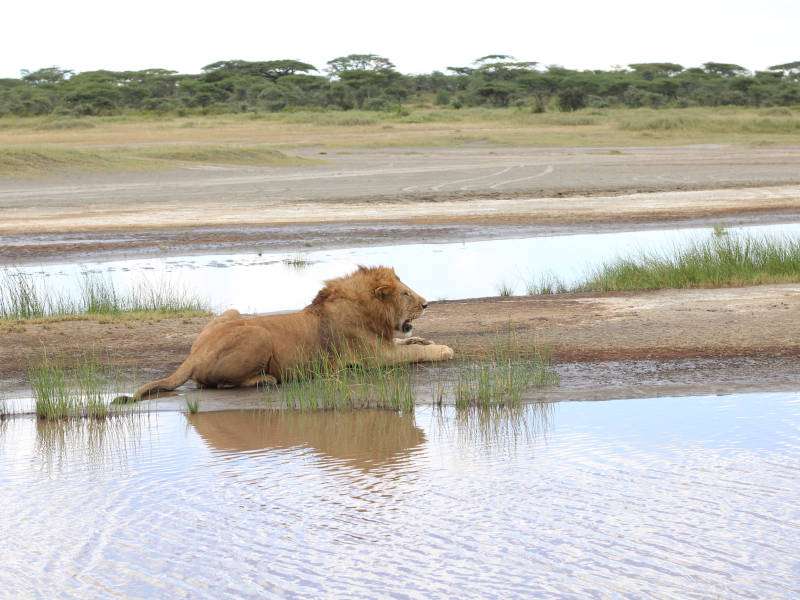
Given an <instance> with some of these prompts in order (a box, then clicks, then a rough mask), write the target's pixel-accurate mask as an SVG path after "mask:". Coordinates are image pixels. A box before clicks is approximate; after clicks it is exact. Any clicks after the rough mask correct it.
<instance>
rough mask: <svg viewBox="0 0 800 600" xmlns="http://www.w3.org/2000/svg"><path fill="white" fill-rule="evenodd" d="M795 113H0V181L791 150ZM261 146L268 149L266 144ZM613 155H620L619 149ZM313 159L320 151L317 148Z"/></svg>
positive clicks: (797, 130) (797, 125) (797, 124)
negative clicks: (452, 149)
mask: <svg viewBox="0 0 800 600" xmlns="http://www.w3.org/2000/svg"><path fill="white" fill-rule="evenodd" d="M798 134H800V116H798V115H797V114H795V112H793V111H791V110H778V111H773V110H770V111H764V110H763V109H756V108H742V107H715V108H697V107H692V108H664V109H650V108H638V109H626V108H602V109H600V108H587V109H583V110H580V111H575V112H573V113H561V112H544V113H536V112H534V111H533V110H532V108H531V107H527V106H523V107H518V108H485V107H480V108H463V109H461V110H454V109H452V108H441V107H438V108H437V107H426V106H423V107H420V106H415V107H406V109H405V110H403V111H391V112H369V111H345V112H342V111H295V112H285V113H257V114H256V113H245V114H225V115H206V116H203V115H194V116H191V117H175V116H165V117H153V116H147V115H120V116H115V117H82V118H79V119H76V118H74V117H69V118H61V119H59V118H53V117H35V118H18V117H8V116H6V117H3V118H0V177H32V176H39V175H47V174H51V173H58V172H71V171H126V170H147V169H163V168H176V167H178V166H180V165H182V164H186V163H190V164H231V165H300V164H312V163H313V162H315V161H310V160H306V159H302V158H298V157H296V156H291V155H290V154H286V153H283V152H281V149H284V148H297V147H320V148H322V149H323V151H325V150H329V149H332V148H378V147H420V148H422V147H444V146H463V145H470V144H486V145H495V146H535V147H546V146H561V147H564V146H579V147H599V148H603V147H612V148H623V147H630V146H654V145H655V146H670V145H684V144H709V143H714V144H740V145H759V146H760V145H772V144H788V145H797V136H798ZM264 140H269V143H270V147H269V148H267V147H265V146H264ZM617 151H619V150H617ZM317 153H319V152H317Z"/></svg>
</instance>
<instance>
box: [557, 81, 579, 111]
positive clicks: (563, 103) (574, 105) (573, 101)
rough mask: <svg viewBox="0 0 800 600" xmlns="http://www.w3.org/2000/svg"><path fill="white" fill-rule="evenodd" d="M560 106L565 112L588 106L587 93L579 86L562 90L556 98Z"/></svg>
mask: <svg viewBox="0 0 800 600" xmlns="http://www.w3.org/2000/svg"><path fill="white" fill-rule="evenodd" d="M556 102H557V103H558V108H559V109H560V110H563V111H565V112H567V111H573V110H578V109H580V108H583V107H584V106H586V94H585V93H584V92H583V91H581V90H580V89H578V88H574V87H571V88H567V89H565V90H561V91H560V92H559V93H558V96H557V98H556Z"/></svg>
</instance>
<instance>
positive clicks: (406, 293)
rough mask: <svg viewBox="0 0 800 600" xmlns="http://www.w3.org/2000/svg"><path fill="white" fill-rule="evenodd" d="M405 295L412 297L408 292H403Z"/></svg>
mask: <svg viewBox="0 0 800 600" xmlns="http://www.w3.org/2000/svg"><path fill="white" fill-rule="evenodd" d="M403 295H404V296H410V295H411V294H409V293H408V292H403Z"/></svg>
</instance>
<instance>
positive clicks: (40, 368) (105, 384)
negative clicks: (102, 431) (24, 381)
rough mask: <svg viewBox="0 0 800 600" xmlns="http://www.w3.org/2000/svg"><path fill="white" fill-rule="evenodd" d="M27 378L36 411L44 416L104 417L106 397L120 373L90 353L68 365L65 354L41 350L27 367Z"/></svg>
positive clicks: (40, 415) (63, 417) (115, 383)
mask: <svg viewBox="0 0 800 600" xmlns="http://www.w3.org/2000/svg"><path fill="white" fill-rule="evenodd" d="M28 380H29V382H30V386H31V391H32V392H33V395H34V398H35V402H36V414H37V415H38V416H39V418H41V419H46V420H58V419H71V418H82V417H88V418H97V419H100V418H104V417H107V416H109V414H110V409H109V404H108V402H107V401H106V397H107V396H108V394H109V393H111V392H113V391H114V390H116V389H119V388H120V387H121V386H120V376H119V373H118V372H117V371H116V370H114V369H113V368H112V367H110V366H109V364H108V362H101V361H99V360H98V359H97V358H96V357H95V356H94V355H91V354H87V355H84V356H82V357H80V358H78V359H77V360H75V361H73V362H72V364H71V365H68V364H67V361H66V359H65V358H64V357H60V356H48V355H47V353H43V354H42V356H41V357H40V358H39V359H38V360H37V361H35V362H33V363H32V364H31V366H30V367H29V369H28Z"/></svg>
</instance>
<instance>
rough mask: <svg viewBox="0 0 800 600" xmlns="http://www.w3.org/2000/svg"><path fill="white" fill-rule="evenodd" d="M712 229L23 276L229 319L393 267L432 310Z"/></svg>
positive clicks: (30, 269)
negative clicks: (174, 300)
mask: <svg viewBox="0 0 800 600" xmlns="http://www.w3.org/2000/svg"><path fill="white" fill-rule="evenodd" d="M728 231H730V232H731V234H736V233H747V234H751V235H755V236H759V235H791V236H797V235H800V223H791V224H780V225H759V226H747V227H736V228H729V229H728ZM712 233H713V230H712V229H711V228H691V229H669V230H646V231H633V232H615V233H599V234H576V235H559V236H539V237H531V238H522V239H499V240H487V241H469V242H463V243H462V242H457V243H441V244H409V245H396V246H380V247H378V246H376V247H364V248H347V249H329V250H314V251H307V252H296V253H289V254H286V253H262V254H260V255H259V254H258V253H255V252H253V253H250V254H224V255H223V254H220V255H206V256H182V257H166V258H160V259H133V260H118V261H110V262H98V263H82V264H48V265H39V266H25V267H21V269H20V270H21V271H23V272H25V273H36V274H40V275H42V276H43V277H44V280H45V281H46V284H47V286H48V288H49V289H51V290H58V293H59V294H66V295H69V294H72V295H77V290H78V289H79V282H80V279H81V274H82V273H94V274H96V275H98V276H100V277H103V278H108V279H110V280H111V281H112V282H113V283H114V284H115V285H116V286H117V288H118V289H122V290H124V289H126V288H131V287H135V286H136V285H138V284H139V283H141V282H142V281H143V280H144V281H147V282H149V283H150V284H151V285H153V286H155V287H162V285H166V286H167V287H171V288H176V289H186V290H190V291H192V292H193V293H195V294H196V295H198V296H199V297H201V298H203V299H207V300H208V301H209V302H210V303H211V305H212V307H213V309H214V310H215V311H217V312H221V311H223V310H226V309H228V308H237V309H238V310H241V311H242V312H248V313H269V312H278V311H285V310H296V309H300V308H302V307H303V306H305V305H306V304H308V303H309V302H310V301H311V300H312V299H313V298H314V296H315V295H316V292H317V290H318V289H319V288H320V287H321V285H322V283H323V282H324V281H325V280H326V279H330V278H332V277H338V276H340V275H344V274H346V273H348V272H350V271H352V270H353V269H354V268H355V267H356V266H357V265H359V264H365V265H380V264H383V265H390V266H393V267H395V270H396V271H397V274H398V275H399V276H400V278H401V279H402V280H403V281H404V282H405V283H406V284H408V285H409V286H410V287H412V288H413V289H415V290H416V291H417V292H419V293H420V294H421V295H423V296H424V297H426V298H427V299H428V300H442V299H447V300H457V299H462V298H477V297H485V296H496V295H499V294H500V290H501V289H502V288H508V289H509V291H511V292H512V293H514V294H525V293H526V286H527V285H528V284H530V283H533V284H537V283H540V282H541V278H542V277H545V278H546V277H548V276H554V277H557V278H558V279H560V280H562V281H563V282H564V283H566V284H571V283H575V282H577V281H579V280H581V279H582V278H583V277H584V276H585V275H586V274H587V273H588V272H589V271H591V269H593V268H596V267H598V266H599V265H601V264H603V263H605V262H609V261H612V260H614V259H616V258H618V257H628V256H632V255H636V254H637V253H640V252H661V253H664V252H666V253H669V252H671V251H672V250H674V249H675V248H679V247H685V246H686V245H688V244H690V243H692V242H693V241H697V240H703V239H706V238H708V237H709V236H710V235H712Z"/></svg>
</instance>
